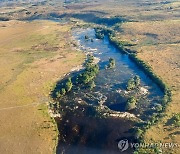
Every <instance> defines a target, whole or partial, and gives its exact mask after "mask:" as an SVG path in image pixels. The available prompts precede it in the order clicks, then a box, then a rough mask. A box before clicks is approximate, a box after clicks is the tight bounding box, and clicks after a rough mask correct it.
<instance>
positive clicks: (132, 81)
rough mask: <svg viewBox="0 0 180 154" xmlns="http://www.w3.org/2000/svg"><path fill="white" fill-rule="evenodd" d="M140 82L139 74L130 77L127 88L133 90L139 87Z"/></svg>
mask: <svg viewBox="0 0 180 154" xmlns="http://www.w3.org/2000/svg"><path fill="white" fill-rule="evenodd" d="M140 82H141V80H140V77H139V76H137V75H136V76H134V77H132V78H130V79H129V80H128V83H127V87H126V88H127V90H133V89H135V88H137V87H138V86H139V85H140Z"/></svg>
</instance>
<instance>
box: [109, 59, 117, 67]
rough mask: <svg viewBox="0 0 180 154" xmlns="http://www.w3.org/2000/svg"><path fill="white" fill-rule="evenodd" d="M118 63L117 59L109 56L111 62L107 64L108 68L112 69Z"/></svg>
mask: <svg viewBox="0 0 180 154" xmlns="http://www.w3.org/2000/svg"><path fill="white" fill-rule="evenodd" d="M115 65H116V62H115V59H113V58H109V64H108V65H107V68H109V69H111V68H114V67H115Z"/></svg>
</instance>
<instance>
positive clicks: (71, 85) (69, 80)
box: [65, 78, 73, 92]
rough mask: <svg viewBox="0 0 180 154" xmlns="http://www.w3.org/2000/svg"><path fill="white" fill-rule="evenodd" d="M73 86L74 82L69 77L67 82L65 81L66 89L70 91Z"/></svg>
mask: <svg viewBox="0 0 180 154" xmlns="http://www.w3.org/2000/svg"><path fill="white" fill-rule="evenodd" d="M72 87H73V84H72V81H71V78H68V80H67V82H66V83H65V90H66V91H67V92H69V91H71V89H72Z"/></svg>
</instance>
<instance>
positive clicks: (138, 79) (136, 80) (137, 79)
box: [134, 75, 141, 87]
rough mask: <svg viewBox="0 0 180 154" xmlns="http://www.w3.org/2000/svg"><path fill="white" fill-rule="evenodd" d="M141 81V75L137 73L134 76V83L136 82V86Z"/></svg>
mask: <svg viewBox="0 0 180 154" xmlns="http://www.w3.org/2000/svg"><path fill="white" fill-rule="evenodd" d="M140 82H141V80H140V77H139V76H138V75H136V76H135V77H134V83H135V85H136V87H137V86H139V85H140Z"/></svg>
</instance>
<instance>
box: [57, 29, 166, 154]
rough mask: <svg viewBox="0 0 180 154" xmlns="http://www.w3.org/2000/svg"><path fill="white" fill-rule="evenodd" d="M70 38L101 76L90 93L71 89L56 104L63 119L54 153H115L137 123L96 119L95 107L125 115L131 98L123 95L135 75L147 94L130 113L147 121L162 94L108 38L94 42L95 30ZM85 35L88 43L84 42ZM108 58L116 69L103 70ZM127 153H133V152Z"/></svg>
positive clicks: (98, 76) (76, 32) (84, 30)
mask: <svg viewBox="0 0 180 154" xmlns="http://www.w3.org/2000/svg"><path fill="white" fill-rule="evenodd" d="M72 35H73V38H74V40H75V41H76V42H77V44H78V49H80V50H83V51H84V52H85V53H88V54H89V53H91V54H93V55H94V56H95V57H97V58H99V59H100V61H99V63H98V64H99V66H100V72H99V74H98V75H97V77H96V79H95V84H96V87H95V88H94V89H93V90H91V91H90V90H89V89H76V88H75V87H74V88H73V90H72V91H71V92H70V93H68V94H67V95H66V96H65V97H63V99H61V100H59V102H60V106H61V107H60V110H59V112H60V114H61V115H62V117H61V118H57V119H56V121H57V123H58V128H59V132H60V136H59V144H58V148H57V153H63V152H64V153H72V151H74V152H75V153H118V147H117V143H118V141H119V140H120V139H124V138H126V139H129V140H130V141H132V140H133V137H132V133H131V131H130V129H131V128H132V127H133V126H134V125H135V124H136V122H134V121H132V120H127V119H124V118H123V119H122V118H117V117H114V118H112V117H108V118H102V117H99V116H98V113H97V111H96V110H95V109H94V107H97V106H99V105H100V104H101V105H102V104H103V105H104V106H106V107H108V108H109V109H111V110H113V111H121V112H125V102H126V100H127V96H128V95H130V94H124V93H125V92H126V91H125V90H126V84H127V81H128V80H129V78H130V77H133V76H135V75H138V76H139V77H140V79H141V87H144V88H146V89H147V90H148V94H146V95H143V94H139V96H138V97H139V100H138V104H137V108H136V109H135V110H132V111H130V113H132V114H134V115H136V116H137V117H139V118H141V119H142V120H147V119H148V118H149V116H150V115H151V114H152V113H153V106H154V105H155V104H157V103H160V101H161V98H162V95H163V93H162V92H161V90H160V89H159V87H158V86H157V85H156V84H155V83H153V81H152V80H150V79H149V78H148V77H147V76H146V75H145V74H144V73H143V71H141V69H140V68H138V67H137V66H136V65H135V64H134V63H133V62H132V61H131V59H129V57H128V55H126V54H122V53H121V52H120V51H119V50H118V49H116V48H115V47H114V46H113V45H111V44H110V43H109V40H108V38H107V37H105V38H104V39H103V40H99V39H96V37H95V31H94V29H90V28H89V29H75V30H73V33H72ZM85 35H87V36H89V38H90V39H89V40H86V39H85V38H84V36H85ZM91 39H93V41H91ZM110 57H111V58H114V59H115V61H116V67H115V68H114V69H108V70H106V69H105V65H107V64H108V60H109V58H110ZM126 152H127V153H132V149H129V151H126Z"/></svg>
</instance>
